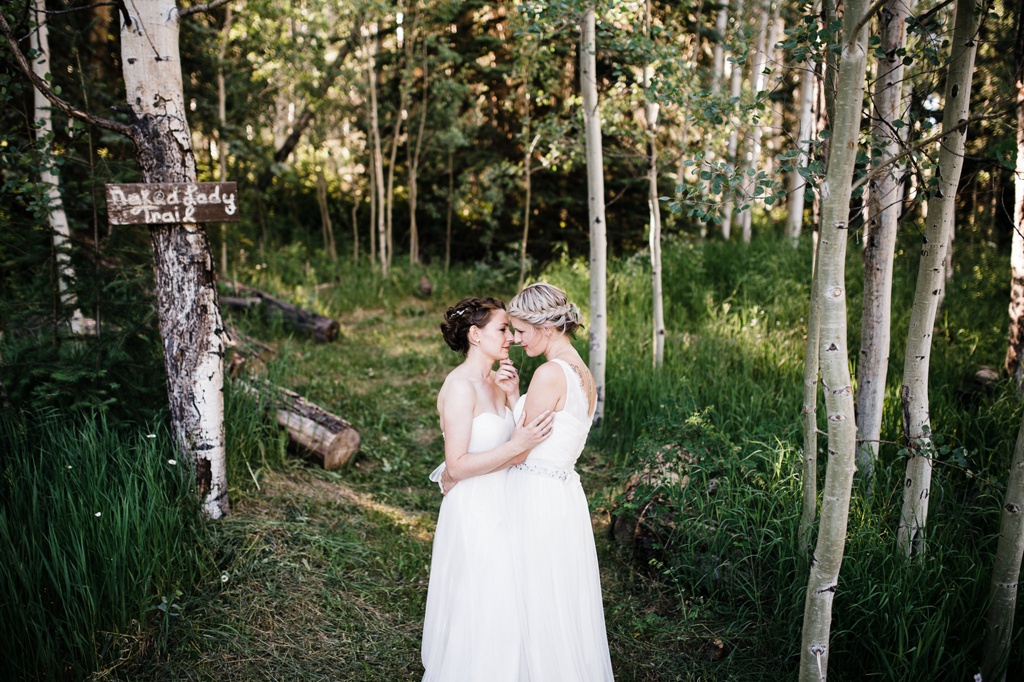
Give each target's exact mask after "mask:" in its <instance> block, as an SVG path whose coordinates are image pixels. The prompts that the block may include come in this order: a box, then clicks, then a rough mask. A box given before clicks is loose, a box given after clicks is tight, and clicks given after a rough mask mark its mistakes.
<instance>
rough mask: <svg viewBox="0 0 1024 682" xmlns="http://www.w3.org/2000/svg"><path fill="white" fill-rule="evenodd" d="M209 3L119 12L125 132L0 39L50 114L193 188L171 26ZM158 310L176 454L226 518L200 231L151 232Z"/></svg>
mask: <svg viewBox="0 0 1024 682" xmlns="http://www.w3.org/2000/svg"><path fill="white" fill-rule="evenodd" d="M226 2H227V0H223V1H221V0H217V1H216V2H212V3H209V4H206V5H193V6H191V7H189V8H187V9H184V10H179V9H178V8H177V7H176V5H175V3H174V1H173V0H151V1H150V2H146V3H133V4H132V8H133V9H134V10H136V11H135V13H129V12H128V11H127V8H125V7H123V6H122V22H121V64H122V69H123V74H124V80H125V92H126V95H127V100H128V106H129V108H130V110H131V121H132V122H131V124H130V125H125V124H122V123H118V122H116V121H109V120H106V119H102V118H99V117H96V116H93V115H92V114H89V113H88V112H85V111H82V110H80V109H77V108H75V107H73V106H72V105H70V104H68V103H67V102H65V101H64V100H62V99H60V98H59V97H58V96H57V95H56V94H55V93H54V92H53V91H52V90H51V89H50V87H49V85H48V84H47V83H46V81H44V80H42V79H41V78H39V77H38V76H37V75H36V74H34V73H33V72H32V68H31V66H29V64H28V62H27V60H26V59H25V56H24V54H23V53H22V52H21V49H20V47H19V46H18V43H17V41H16V40H15V39H14V37H13V35H12V33H11V29H10V26H9V25H8V24H7V21H6V20H5V19H4V17H3V15H2V14H0V33H3V34H4V36H5V37H6V39H7V42H8V45H9V46H10V48H11V52H12V54H13V56H14V59H15V62H16V63H17V65H18V67H19V68H20V70H21V71H22V73H23V74H25V75H26V76H27V77H28V78H29V80H31V81H32V83H33V85H35V86H36V88H37V89H39V91H40V92H42V93H44V94H45V95H46V97H47V99H48V100H50V102H51V103H52V104H53V105H54V106H56V107H57V108H58V109H60V110H61V111H63V112H64V113H66V114H68V115H69V116H74V117H76V118H79V119H81V120H83V121H85V122H87V123H91V124H93V125H97V126H99V127H102V128H105V129H107V130H111V131H113V132H116V133H119V134H122V135H124V136H126V137H128V138H130V139H131V140H132V142H133V143H134V144H135V148H136V158H137V160H138V164H139V170H140V172H141V174H142V180H143V182H147V183H180V182H195V180H196V164H195V156H194V154H193V152H192V137H191V134H190V132H189V128H188V121H187V120H186V118H185V111H186V108H185V102H184V96H183V94H182V82H181V59H180V56H179V51H178V25H179V21H180V19H181V17H182V16H185V15H187V14H192V13H195V12H198V11H204V10H207V9H210V8H212V7H214V6H219V5H223V4H225V3H226ZM150 241H151V244H152V247H153V262H154V266H155V268H156V294H157V310H158V313H159V319H160V336H161V338H162V340H163V346H164V366H165V368H166V371H167V393H168V399H169V403H170V413H171V426H172V429H173V432H174V436H175V441H176V445H177V446H178V449H179V450H180V451H181V452H182V453H183V456H185V457H189V458H191V460H192V461H193V463H194V465H195V476H196V485H197V487H198V490H199V495H200V497H201V500H202V505H203V510H204V511H205V513H206V515H207V516H209V517H211V518H220V517H222V516H224V515H225V514H227V513H228V511H229V505H228V486H227V471H226V467H225V458H224V454H225V451H224V393H223V387H224V371H223V355H224V341H225V339H224V331H223V327H224V325H223V322H222V320H221V317H220V306H219V303H218V300H217V288H216V284H215V277H214V268H213V254H212V252H211V250H210V242H209V240H208V238H207V235H206V230H205V229H204V228H203V226H202V225H196V224H190V223H184V224H170V225H152V226H151V227H150Z"/></svg>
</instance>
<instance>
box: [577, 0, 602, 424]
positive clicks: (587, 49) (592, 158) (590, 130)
mask: <svg viewBox="0 0 1024 682" xmlns="http://www.w3.org/2000/svg"><path fill="white" fill-rule="evenodd" d="M596 53H597V29H596V25H595V20H594V9H593V7H588V8H587V9H585V10H584V13H583V18H582V21H581V23H580V90H581V92H582V95H583V122H584V126H585V129H586V132H585V135H586V150H587V202H588V205H589V207H590V362H589V363H588V364H589V366H590V371H591V372H592V373H593V375H594V387H595V389H596V390H597V404H596V406H595V408H594V425H595V426H600V425H601V421H602V419H604V406H605V399H606V396H605V363H606V358H607V346H606V342H607V337H608V329H607V324H608V318H607V315H608V304H607V277H608V275H607V258H608V241H607V233H606V225H605V213H604V155H603V150H602V148H601V112H600V111H599V110H598V105H597V56H596Z"/></svg>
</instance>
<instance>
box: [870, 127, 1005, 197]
mask: <svg viewBox="0 0 1024 682" xmlns="http://www.w3.org/2000/svg"><path fill="white" fill-rule="evenodd" d="M1005 116H1006V112H999V113H995V114H979V115H977V116H971V117H970V118H965V119H963V120H961V121H960V122H959V123H957V124H956V125H955V126H953V127H952V128H950V129H949V130H940V131H939V132H937V133H935V134H934V135H931V136H929V137H926V138H924V139H923V140H918V141H917V142H916V143H915V144H912V145H910V146H908V147H907V148H905V149H904V150H903V151H902V152H900V153H899V154H894V155H893V156H890V157H889V158H888V159H885V160H884V161H882V162H881V163H879V164H878V165H877V166H875V167H874V168H872V169H871V170H870V171H868V172H867V173H866V174H864V176H863V177H861V179H860V180H858V181H857V182H855V183H853V189H854V190H856V189H858V188H860V187H863V186H864V185H865V184H867V183H868V182H871V180H872V179H874V178H875V177H876V176H877V175H880V174H881V172H882V171H883V170H885V169H887V168H889V167H890V166H892V165H893V164H894V163H899V162H900V161H902V160H903V159H905V158H907V157H908V156H910V155H911V154H913V153H914V152H916V151H918V150H919V149H923V148H924V147H927V146H928V145H930V144H931V143H932V142H935V141H936V140H941V139H942V138H944V137H945V136H946V135H949V134H950V133H952V132H955V131H957V130H962V129H963V128H966V127H967V126H969V125H970V124H972V123H977V122H978V121H988V120H991V119H994V118H1003V117H1005Z"/></svg>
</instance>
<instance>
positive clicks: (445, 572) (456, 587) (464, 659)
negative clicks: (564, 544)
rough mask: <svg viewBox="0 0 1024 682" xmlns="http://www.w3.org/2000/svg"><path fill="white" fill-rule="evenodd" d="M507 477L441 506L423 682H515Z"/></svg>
mask: <svg viewBox="0 0 1024 682" xmlns="http://www.w3.org/2000/svg"><path fill="white" fill-rule="evenodd" d="M505 479H506V472H505V471H498V472H495V473H492V474H487V475H485V476H478V477H476V478H471V479H467V480H465V481H461V482H460V483H459V484H458V485H456V486H455V487H454V488H453V489H452V490H451V492H449V493H448V495H447V496H446V497H445V499H444V501H443V502H442V503H441V511H440V513H439V515H438V519H437V530H436V531H435V533H434V548H433V555H432V558H431V562H430V584H429V587H428V588H427V609H426V616H425V617H424V621H423V645H422V651H421V654H422V659H423V667H424V669H425V670H426V672H425V674H424V676H423V679H424V680H425V681H426V680H430V681H431V682H433V681H446V682H448V681H450V682H492V681H494V682H503V681H508V682H520V681H521V680H525V679H526V678H524V677H521V675H520V671H521V670H522V666H521V663H522V641H523V639H522V631H521V629H520V626H519V609H518V606H517V603H516V593H515V582H514V576H513V574H512V571H513V562H512V552H511V545H510V543H509V537H508V524H507V522H506V513H507V507H506V503H505Z"/></svg>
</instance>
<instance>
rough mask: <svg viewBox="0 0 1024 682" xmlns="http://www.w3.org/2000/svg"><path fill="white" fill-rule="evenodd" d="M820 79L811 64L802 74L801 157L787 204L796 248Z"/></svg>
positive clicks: (788, 231) (789, 229)
mask: <svg viewBox="0 0 1024 682" xmlns="http://www.w3.org/2000/svg"><path fill="white" fill-rule="evenodd" d="M816 81H817V79H816V78H815V77H814V69H813V67H812V66H811V65H810V64H807V65H805V66H803V67H801V70H800V119H799V120H800V124H799V128H798V129H797V135H796V143H797V147H798V148H799V150H800V154H799V155H798V156H797V159H796V167H795V168H794V169H793V172H792V173H790V175H789V192H788V196H789V199H788V204H787V206H786V210H787V217H786V234H788V235H789V238H790V241H792V243H793V247H794V248H796V246H797V244H799V243H800V232H801V231H802V230H803V224H804V191H805V190H806V187H807V181H806V180H805V179H804V177H803V176H802V175H800V171H799V169H800V168H806V167H807V164H808V162H809V160H810V156H811V155H810V149H811V137H812V135H813V134H814V115H813V113H812V111H811V104H812V103H813V102H814V88H815V84H816Z"/></svg>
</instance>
